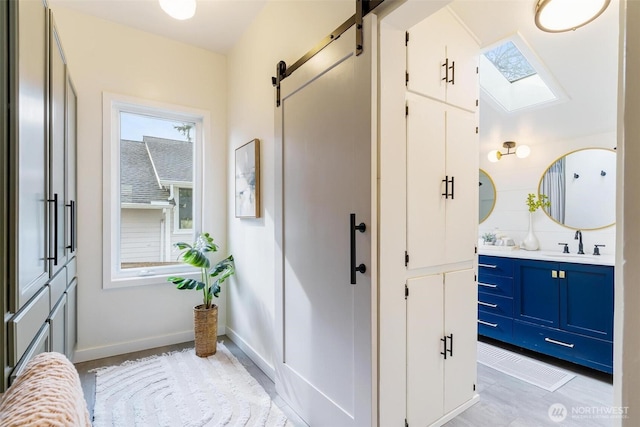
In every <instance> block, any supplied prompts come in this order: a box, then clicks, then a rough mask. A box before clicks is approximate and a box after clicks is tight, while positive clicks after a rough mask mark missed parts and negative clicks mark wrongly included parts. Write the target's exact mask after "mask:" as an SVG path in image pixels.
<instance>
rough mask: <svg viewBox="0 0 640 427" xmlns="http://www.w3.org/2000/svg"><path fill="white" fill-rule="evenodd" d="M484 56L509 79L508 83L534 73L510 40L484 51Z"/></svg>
mask: <svg viewBox="0 0 640 427" xmlns="http://www.w3.org/2000/svg"><path fill="white" fill-rule="evenodd" d="M484 56H485V57H486V58H487V59H488V60H489V61H490V62H491V63H492V64H493V65H494V66H495V67H496V68H497V69H498V71H500V72H501V73H502V75H503V76H504V77H505V78H506V79H507V80H509V83H513V82H515V81H518V80H520V79H524V78H525V77H529V76H532V75H534V74H536V70H535V69H534V68H533V67H532V66H531V64H529V62H528V61H527V59H526V58H525V57H524V56H522V53H521V52H520V51H519V50H518V48H517V47H516V45H515V44H513V42H512V41H508V42H506V43H503V44H501V45H499V46H498V47H494V48H493V49H491V50H489V51H487V52H485V53H484Z"/></svg>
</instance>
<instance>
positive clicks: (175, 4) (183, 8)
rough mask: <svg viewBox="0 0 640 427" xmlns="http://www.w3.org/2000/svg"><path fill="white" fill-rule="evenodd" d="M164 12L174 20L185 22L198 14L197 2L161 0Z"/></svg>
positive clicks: (194, 0)
mask: <svg viewBox="0 0 640 427" xmlns="http://www.w3.org/2000/svg"><path fill="white" fill-rule="evenodd" d="M159 1H160V7H161V8H162V10H164V11H165V12H167V15H169V16H170V17H172V18H174V19H179V20H181V21H182V20H185V19H189V18H192V17H193V15H195V13H196V0H159Z"/></svg>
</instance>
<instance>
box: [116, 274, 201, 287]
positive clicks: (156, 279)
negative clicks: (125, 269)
mask: <svg viewBox="0 0 640 427" xmlns="http://www.w3.org/2000/svg"><path fill="white" fill-rule="evenodd" d="M172 276H180V277H187V278H190V279H199V278H200V272H197V271H171V272H164V271H163V272H157V273H153V272H151V273H149V274H144V273H143V274H140V275H138V276H134V275H132V276H126V277H116V278H111V280H106V281H105V282H104V286H103V289H122V288H134V287H138V286H151V285H163V284H167V285H171V283H169V282H168V281H167V279H168V278H169V277H172Z"/></svg>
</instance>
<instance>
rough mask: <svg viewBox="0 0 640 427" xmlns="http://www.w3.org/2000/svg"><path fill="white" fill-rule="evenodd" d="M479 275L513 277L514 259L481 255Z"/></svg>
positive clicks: (479, 258)
mask: <svg viewBox="0 0 640 427" xmlns="http://www.w3.org/2000/svg"><path fill="white" fill-rule="evenodd" d="M478 275H479V276H480V277H483V276H484V275H490V276H503V277H513V259H511V258H503V257H497V256H487V255H480V256H479V257H478Z"/></svg>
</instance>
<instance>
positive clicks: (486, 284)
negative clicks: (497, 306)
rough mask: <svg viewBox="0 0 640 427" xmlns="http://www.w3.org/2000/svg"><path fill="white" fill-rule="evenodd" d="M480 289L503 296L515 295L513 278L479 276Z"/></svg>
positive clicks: (480, 290)
mask: <svg viewBox="0 0 640 427" xmlns="http://www.w3.org/2000/svg"><path fill="white" fill-rule="evenodd" d="M478 291H479V292H485V293H488V294H494V295H500V296H503V297H511V296H513V279H512V278H510V277H499V276H479V277H478Z"/></svg>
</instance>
